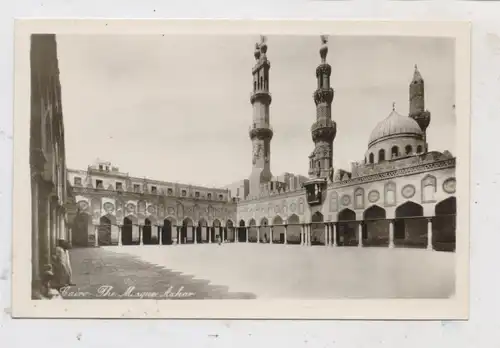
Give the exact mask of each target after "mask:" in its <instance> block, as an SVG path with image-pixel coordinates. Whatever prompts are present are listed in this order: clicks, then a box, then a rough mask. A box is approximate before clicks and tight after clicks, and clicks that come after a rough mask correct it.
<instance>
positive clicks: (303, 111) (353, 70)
mask: <svg viewBox="0 0 500 348" xmlns="http://www.w3.org/2000/svg"><path fill="white" fill-rule="evenodd" d="M258 40H259V36H258V35H255V36H241V35H228V36H220V35H219V36H210V35H199V36H191V35H164V36H163V35H161V34H159V35H109V36H108V35H58V38H57V41H58V58H59V69H60V79H61V86H62V104H63V114H64V126H65V142H66V157H67V164H68V167H69V168H72V169H86V168H87V166H88V165H90V164H92V163H94V162H95V161H96V160H97V159H100V160H103V161H109V162H112V164H113V165H114V166H117V167H119V169H120V171H122V172H128V173H129V174H130V175H132V176H138V177H147V178H150V179H156V180H164V181H171V182H182V183H186V184H193V185H203V186H209V187H223V186H226V185H228V184H231V183H233V182H235V181H238V180H241V179H246V178H248V177H249V175H250V172H251V167H252V146H251V141H250V138H249V136H248V129H249V126H250V124H251V122H252V106H251V104H250V93H251V90H252V73H251V71H252V67H253V66H254V64H255V59H254V57H253V52H254V47H255V43H256V42H257V41H258ZM320 44H321V40H320V38H319V36H269V37H268V38H267V45H268V52H267V56H268V59H269V60H270V62H271V70H270V83H269V86H270V91H271V94H272V98H273V99H272V103H271V107H270V120H271V125H272V127H273V129H274V137H273V139H272V141H271V171H272V173H273V174H274V175H280V174H282V173H284V172H290V173H295V174H302V175H306V174H307V171H308V155H309V154H310V153H311V152H312V150H313V149H314V143H313V141H312V139H311V133H310V127H311V125H312V124H313V122H314V121H315V117H316V107H315V104H314V101H313V97H312V95H313V92H314V90H315V88H316V86H317V82H316V76H315V70H316V67H317V65H318V64H319V63H320V56H319V48H320ZM328 46H329V53H328V57H327V61H328V63H329V64H330V65H331V66H332V75H331V85H332V87H333V89H334V91H335V96H334V100H333V103H332V119H333V120H334V121H335V122H336V123H337V136H336V139H335V141H334V145H333V147H334V152H333V156H334V168H335V169H347V170H349V169H350V163H351V162H353V161H361V160H363V158H364V154H365V151H366V149H367V145H368V138H369V136H370V133H371V131H372V130H373V128H374V127H375V126H376V125H377V123H378V122H380V121H382V120H383V119H384V118H386V117H387V116H388V115H389V114H390V112H391V111H392V105H393V103H395V105H396V110H397V111H398V112H399V113H400V114H402V115H407V114H408V109H409V105H408V85H409V83H410V81H411V79H412V77H413V71H414V65H415V64H417V65H418V68H419V70H420V72H421V74H422V76H423V78H424V81H425V92H426V95H425V99H426V108H427V109H428V110H429V111H430V112H431V123H430V126H429V128H428V130H427V139H428V142H429V148H430V150H436V151H444V150H449V151H450V152H451V153H454V149H455V138H454V137H455V116H454V113H453V105H454V104H455V78H454V69H455V62H454V42H453V40H452V39H445V38H423V37H377V36H372V37H347V36H330V38H329V43H328Z"/></svg>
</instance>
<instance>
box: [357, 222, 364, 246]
mask: <svg viewBox="0 0 500 348" xmlns="http://www.w3.org/2000/svg"><path fill="white" fill-rule="evenodd" d="M361 247H363V222H362V221H360V222H359V225H358V248H361Z"/></svg>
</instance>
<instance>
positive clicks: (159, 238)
mask: <svg viewBox="0 0 500 348" xmlns="http://www.w3.org/2000/svg"><path fill="white" fill-rule="evenodd" d="M156 231H157V232H156V233H157V236H158V244H159V245H162V244H163V233H161V232H162V230H161V226H156Z"/></svg>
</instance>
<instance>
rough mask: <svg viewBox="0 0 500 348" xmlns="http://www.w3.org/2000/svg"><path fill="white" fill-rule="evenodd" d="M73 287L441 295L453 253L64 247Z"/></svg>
mask: <svg viewBox="0 0 500 348" xmlns="http://www.w3.org/2000/svg"><path fill="white" fill-rule="evenodd" d="M71 259H72V264H73V269H74V273H75V277H74V282H75V283H76V285H77V288H85V287H86V288H87V289H91V288H94V289H95V288H96V287H98V286H99V284H110V283H112V284H117V285H116V287H119V288H120V290H122V289H123V291H125V289H126V288H127V286H130V285H131V284H133V285H134V286H136V287H137V288H138V289H140V290H142V291H152V289H155V290H156V291H164V290H165V288H166V287H167V286H174V287H175V288H179V287H180V286H183V287H184V291H186V292H194V293H196V296H195V298H255V297H257V298H284V299H285V298H288V299H292V298H293V299H299V298H302V299H314V298H329V299H334V298H446V297H448V296H450V295H452V294H453V292H454V287H455V285H454V284H455V273H454V263H455V254H454V253H444V252H431V251H427V250H419V249H398V248H396V249H387V248H356V247H343V248H342V247H337V248H335V247H324V246H314V247H304V246H300V245H269V244H246V243H239V244H224V245H221V246H219V245H217V244H198V245H174V246H158V245H151V246H121V247H118V246H113V247H102V248H91V249H75V250H72V251H71Z"/></svg>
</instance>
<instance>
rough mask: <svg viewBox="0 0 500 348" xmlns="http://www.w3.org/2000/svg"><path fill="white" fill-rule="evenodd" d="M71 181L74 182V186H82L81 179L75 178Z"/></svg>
mask: <svg viewBox="0 0 500 348" xmlns="http://www.w3.org/2000/svg"><path fill="white" fill-rule="evenodd" d="M73 180H74V181H73V182H74V184H75V186H82V178H80V177H78V176H75V178H74V179H73Z"/></svg>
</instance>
